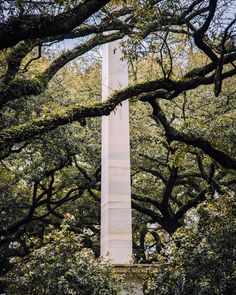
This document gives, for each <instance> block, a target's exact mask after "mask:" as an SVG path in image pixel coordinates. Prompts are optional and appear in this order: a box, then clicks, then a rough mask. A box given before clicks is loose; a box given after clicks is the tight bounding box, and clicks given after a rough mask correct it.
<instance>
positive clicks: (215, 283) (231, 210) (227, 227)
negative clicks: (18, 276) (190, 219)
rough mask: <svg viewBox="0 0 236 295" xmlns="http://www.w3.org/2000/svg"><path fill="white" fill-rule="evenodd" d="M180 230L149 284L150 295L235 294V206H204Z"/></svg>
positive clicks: (228, 202)
mask: <svg viewBox="0 0 236 295" xmlns="http://www.w3.org/2000/svg"><path fill="white" fill-rule="evenodd" d="M195 216H196V217H195V218H196V220H195V222H194V223H191V224H190V225H189V226H187V227H185V228H181V229H179V230H178V231H177V232H176V233H175V234H174V236H173V238H172V240H171V242H170V244H169V246H167V247H166V249H165V251H164V252H163V254H162V255H160V257H159V259H160V260H159V263H158V264H157V267H156V268H155V269H154V270H152V271H151V272H150V275H149V278H148V280H147V282H146V291H145V294H147V295H154V294H160V295H162V294H163V295H164V294H170V295H172V294H173V295H174V294H175V295H178V294H179V295H180V294H181V295H185V294H186V295H192V294H196V295H217V294H219V295H226V294H235V290H236V262H235V261H236V202H235V200H234V198H231V197H226V196H221V197H220V198H218V199H216V200H214V201H206V202H204V203H203V204H202V205H201V206H200V207H199V208H198V210H197V215H195Z"/></svg>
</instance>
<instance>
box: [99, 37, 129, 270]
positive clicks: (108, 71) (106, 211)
mask: <svg viewBox="0 0 236 295" xmlns="http://www.w3.org/2000/svg"><path fill="white" fill-rule="evenodd" d="M127 85H128V66H127V62H126V61H125V60H122V50H121V48H120V42H119V41H114V42H111V43H108V44H105V45H103V56H102V98H103V100H106V99H107V98H109V97H110V96H111V94H112V93H113V92H114V91H115V90H119V89H123V88H124V87H126V86H127ZM107 254H108V255H109V256H108V257H109V259H111V262H112V263H113V264H127V263H129V262H130V261H131V256H132V226H131V185H130V142H129V104H128V101H125V102H123V103H122V106H118V107H117V108H116V109H115V111H114V112H112V113H111V114H110V115H109V116H103V118H102V196H101V256H102V257H103V258H106V257H107Z"/></svg>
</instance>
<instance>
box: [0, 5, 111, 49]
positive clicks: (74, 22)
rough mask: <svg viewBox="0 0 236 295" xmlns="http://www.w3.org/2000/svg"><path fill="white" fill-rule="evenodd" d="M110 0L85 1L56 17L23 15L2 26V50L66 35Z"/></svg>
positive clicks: (0, 45) (0, 28)
mask: <svg viewBox="0 0 236 295" xmlns="http://www.w3.org/2000/svg"><path fill="white" fill-rule="evenodd" d="M109 2H110V0H99V1H98V0H85V1H83V2H81V3H79V4H78V5H77V6H76V7H75V8H73V9H71V10H69V11H66V12H63V13H61V14H59V15H56V16H54V17H52V16H50V15H40V16H38V15H23V16H21V17H17V18H12V19H11V20H10V21H9V22H8V23H1V24H0V49H3V48H8V47H10V46H13V45H15V44H17V43H18V42H19V41H21V40H28V39H36V38H45V37H50V36H56V35H59V34H66V33H68V32H70V31H72V30H73V29H74V28H75V27H78V26H79V25H80V24H82V23H83V22H84V21H85V20H86V19H88V18H89V17H90V16H92V15H93V14H94V13H96V12H97V11H99V10H100V9H101V8H102V7H103V6H105V5H106V4H107V3H109Z"/></svg>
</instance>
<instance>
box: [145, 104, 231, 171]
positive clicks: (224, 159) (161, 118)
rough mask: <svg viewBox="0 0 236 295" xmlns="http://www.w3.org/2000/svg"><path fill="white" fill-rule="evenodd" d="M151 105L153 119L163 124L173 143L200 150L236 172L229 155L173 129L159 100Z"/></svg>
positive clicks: (201, 140)
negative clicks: (181, 143)
mask: <svg viewBox="0 0 236 295" xmlns="http://www.w3.org/2000/svg"><path fill="white" fill-rule="evenodd" d="M150 104H151V106H152V108H153V115H154V116H153V117H154V118H155V119H156V120H157V121H158V122H161V124H162V126H163V127H164V129H165V134H166V137H167V138H168V139H169V140H172V141H180V142H183V143H186V144H188V145H191V146H194V147H197V148H200V149H201V150H202V151H203V152H204V153H206V154H207V155H208V156H210V157H211V158H212V159H214V160H215V161H216V162H218V163H219V164H220V165H221V166H222V167H224V168H228V169H234V170H236V160H235V159H233V158H231V157H230V156H229V155H227V154H225V153H224V152H222V151H220V150H218V149H216V148H214V147H213V146H212V145H211V143H210V142H209V141H207V140H206V139H203V138H201V137H198V136H196V135H195V134H191V135H188V134H185V133H183V132H181V131H179V130H177V129H175V128H173V127H172V126H171V125H170V123H169V122H168V120H167V118H166V116H165V114H164V112H163V111H162V109H161V108H160V105H159V103H158V101H157V100H155V101H150Z"/></svg>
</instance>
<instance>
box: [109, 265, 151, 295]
mask: <svg viewBox="0 0 236 295" xmlns="http://www.w3.org/2000/svg"><path fill="white" fill-rule="evenodd" d="M150 266H151V265H150V264H131V265H129V264H115V265H114V267H115V272H116V273H117V274H119V275H121V276H123V277H124V284H123V286H122V290H121V293H120V295H143V294H144V293H143V284H144V280H145V275H146V273H147V270H148V268H150Z"/></svg>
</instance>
